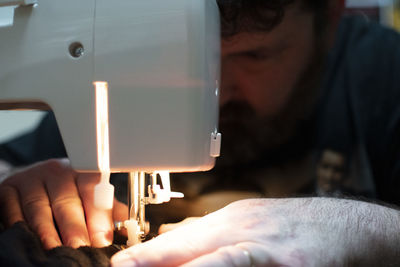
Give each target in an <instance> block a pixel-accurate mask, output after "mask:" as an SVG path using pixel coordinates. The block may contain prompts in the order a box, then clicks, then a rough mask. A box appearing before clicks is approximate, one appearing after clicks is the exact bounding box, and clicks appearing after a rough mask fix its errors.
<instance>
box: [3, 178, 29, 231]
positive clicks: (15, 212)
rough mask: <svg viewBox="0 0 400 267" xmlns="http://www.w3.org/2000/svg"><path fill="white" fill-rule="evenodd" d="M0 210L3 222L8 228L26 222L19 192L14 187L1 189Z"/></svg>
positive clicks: (4, 186) (5, 186) (6, 186)
mask: <svg viewBox="0 0 400 267" xmlns="http://www.w3.org/2000/svg"><path fill="white" fill-rule="evenodd" d="M0 210H1V218H2V221H3V223H4V224H5V226H6V227H10V226H11V225H13V224H14V223H16V222H19V221H24V215H23V214H22V210H21V206H20V204H19V195H18V191H17V190H16V189H15V188H14V187H12V186H8V185H3V186H1V187H0Z"/></svg>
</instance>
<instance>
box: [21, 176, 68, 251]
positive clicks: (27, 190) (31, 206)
mask: <svg viewBox="0 0 400 267" xmlns="http://www.w3.org/2000/svg"><path fill="white" fill-rule="evenodd" d="M27 174H28V175H27V177H26V178H27V179H26V181H25V184H24V185H23V186H19V187H18V190H19V194H20V199H21V206H22V210H23V213H24V215H25V218H26V221H27V222H28V224H29V225H30V227H31V229H32V230H33V231H34V232H36V233H37V234H38V236H39V238H40V240H41V241H42V243H43V245H44V247H45V248H47V249H51V248H54V247H57V246H60V245H61V240H60V238H59V236H58V233H57V230H56V228H55V226H54V223H53V214H52V211H51V207H50V202H49V199H48V196H47V192H46V190H45V186H44V184H43V183H42V181H41V180H39V179H35V174H34V173H33V172H28V173H27Z"/></svg>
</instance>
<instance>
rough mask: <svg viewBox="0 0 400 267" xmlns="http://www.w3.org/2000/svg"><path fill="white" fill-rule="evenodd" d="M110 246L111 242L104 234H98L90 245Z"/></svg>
mask: <svg viewBox="0 0 400 267" xmlns="http://www.w3.org/2000/svg"><path fill="white" fill-rule="evenodd" d="M111 244H112V242H111V241H110V240H109V239H108V238H106V236H105V235H104V234H98V235H95V236H94V237H93V242H92V245H95V246H96V247H108V246H110V245H111Z"/></svg>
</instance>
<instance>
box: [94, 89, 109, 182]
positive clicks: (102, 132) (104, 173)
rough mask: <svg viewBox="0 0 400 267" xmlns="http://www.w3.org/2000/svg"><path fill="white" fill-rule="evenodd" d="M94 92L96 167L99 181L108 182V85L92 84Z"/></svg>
mask: <svg viewBox="0 0 400 267" xmlns="http://www.w3.org/2000/svg"><path fill="white" fill-rule="evenodd" d="M94 86H95V90H96V135H97V165H98V167H99V170H100V171H101V181H102V182H103V181H104V180H105V179H107V180H106V181H107V182H108V179H109V175H110V143H109V133H108V132H109V125H108V83H107V82H99V81H98V82H94Z"/></svg>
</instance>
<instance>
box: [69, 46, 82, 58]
mask: <svg viewBox="0 0 400 267" xmlns="http://www.w3.org/2000/svg"><path fill="white" fill-rule="evenodd" d="M69 53H70V54H71V56H72V57H73V58H80V57H82V56H83V54H84V53H85V48H84V47H83V45H82V44H81V43H79V42H75V43H72V44H70V46H69Z"/></svg>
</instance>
